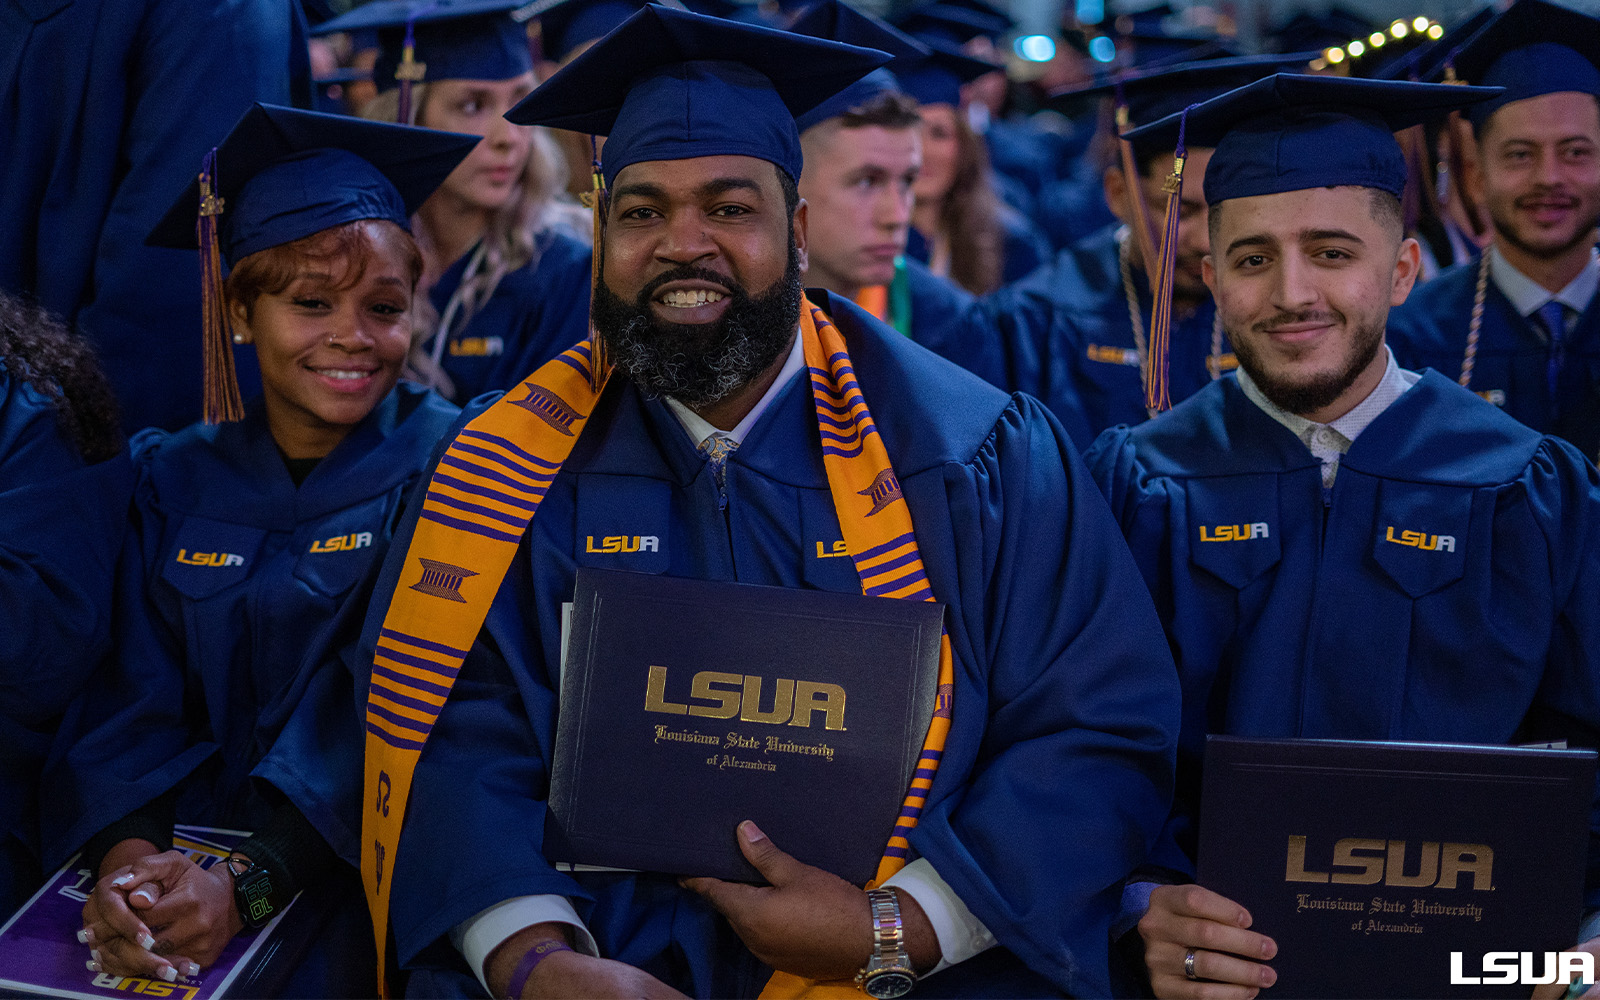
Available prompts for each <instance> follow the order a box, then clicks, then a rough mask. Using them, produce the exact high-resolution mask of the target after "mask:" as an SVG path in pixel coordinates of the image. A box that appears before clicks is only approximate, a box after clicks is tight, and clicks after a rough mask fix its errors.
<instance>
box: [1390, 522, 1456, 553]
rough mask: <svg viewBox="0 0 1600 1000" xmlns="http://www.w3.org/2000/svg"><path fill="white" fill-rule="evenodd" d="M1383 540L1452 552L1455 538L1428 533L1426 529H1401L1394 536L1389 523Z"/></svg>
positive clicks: (1425, 550) (1416, 547)
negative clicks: (1397, 534)
mask: <svg viewBox="0 0 1600 1000" xmlns="http://www.w3.org/2000/svg"><path fill="white" fill-rule="evenodd" d="M1383 540H1384V541H1386V542H1393V543H1395V544H1396V545H1404V546H1406V547H1407V548H1412V549H1421V550H1422V551H1424V552H1454V551H1455V550H1456V538H1455V536H1454V535H1430V534H1428V533H1427V532H1426V531H1402V532H1400V534H1399V536H1398V537H1396V536H1395V533H1394V525H1392V524H1391V525H1389V529H1388V531H1387V532H1385V533H1384V536H1383Z"/></svg>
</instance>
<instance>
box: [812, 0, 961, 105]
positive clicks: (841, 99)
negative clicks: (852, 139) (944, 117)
mask: <svg viewBox="0 0 1600 1000" xmlns="http://www.w3.org/2000/svg"><path fill="white" fill-rule="evenodd" d="M789 30H790V31H792V32H795V33H796V34H800V35H809V36H810V37H812V38H827V39H831V40H832V41H835V42H844V43H845V44H847V45H859V46H861V47H863V48H869V49H877V50H879V51H880V52H887V53H888V54H889V55H891V56H894V57H895V58H896V60H902V59H904V60H913V61H914V60H916V59H920V58H922V57H924V56H926V55H928V53H929V52H930V51H931V50H930V49H929V48H928V46H926V45H924V44H922V43H921V42H919V41H917V40H916V39H915V38H912V37H911V36H910V35H908V34H906V33H905V32H903V31H901V30H900V29H898V28H896V27H894V26H893V25H891V24H889V23H888V22H887V21H881V20H879V19H878V18H876V17H873V16H872V15H870V14H863V13H862V12H860V11H858V10H856V9H855V8H853V7H851V6H849V5H847V4H844V3H841V2H840V0H821V2H820V3H817V4H815V5H814V6H812V7H809V8H807V9H806V12H805V13H803V14H801V15H800V17H799V18H798V19H797V20H796V21H795V22H794V23H793V24H791V25H790V26H789ZM894 65H895V64H894V63H890V64H889V66H890V68H889V69H875V70H873V71H872V72H871V73H868V74H867V75H866V76H864V77H862V78H861V79H859V80H857V81H856V82H855V83H852V84H850V85H849V86H848V87H845V88H844V89H843V90H841V91H839V92H838V93H837V94H834V95H833V96H831V97H829V98H828V99H826V100H824V101H823V102H822V103H821V104H818V105H817V106H816V107H814V108H812V109H811V110H810V111H807V112H805V113H803V114H800V115H796V116H795V125H796V126H797V127H799V129H800V131H801V132H804V131H805V130H806V129H808V128H810V127H811V126H813V125H816V124H818V123H820V122H825V121H827V120H828V119H829V118H837V117H838V116H839V115H842V114H844V113H845V112H846V111H848V110H850V109H851V108H859V107H861V106H862V105H864V104H866V103H868V102H869V101H871V100H873V99H874V98H877V97H879V96H880V95H882V94H888V93H903V92H904V88H903V87H902V85H901V84H900V81H899V79H898V78H896V77H895V75H894V74H893V73H892V72H891V71H890V70H891V69H892V68H893V67H894Z"/></svg>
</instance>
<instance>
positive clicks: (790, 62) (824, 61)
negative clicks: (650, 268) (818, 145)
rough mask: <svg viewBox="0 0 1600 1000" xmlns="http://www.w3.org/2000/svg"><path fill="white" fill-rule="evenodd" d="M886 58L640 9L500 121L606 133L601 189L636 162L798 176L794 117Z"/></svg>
mask: <svg viewBox="0 0 1600 1000" xmlns="http://www.w3.org/2000/svg"><path fill="white" fill-rule="evenodd" d="M889 59H890V56H889V55H888V54H887V53H883V52H879V51H877V50H875V49H864V48H860V47H857V46H854V45H845V44H843V43H840V42H831V41H827V40H825V39H820V38H809V37H807V36H805V35H796V34H793V33H791V32H788V31H781V30H779V29H776V28H764V27H760V26H757V25H751V24H741V23H739V22H737V21H728V20H724V19H722V18H718V17H707V16H704V15H701V14H691V13H689V12H687V11H680V10H673V9H671V8H667V7H659V6H649V7H645V8H644V9H643V10H640V11H639V12H638V13H637V14H635V15H633V16H632V17H630V18H628V20H627V21H625V22H624V23H623V24H622V26H621V27H619V28H617V29H616V30H615V31H613V32H612V33H611V34H609V35H607V36H606V37H604V38H602V39H601V40H600V41H599V42H597V43H595V45H594V46H593V47H591V48H590V49H589V50H588V51H587V52H584V53H583V54H582V55H580V56H578V57H577V58H576V59H574V60H573V61H572V62H570V63H568V64H567V65H566V66H565V67H563V68H562V69H560V70H558V71H557V72H556V73H555V75H554V76H552V77H550V79H548V80H546V81H545V82H544V83H543V84H541V85H540V86H539V87H538V88H537V89H536V90H534V92H533V93H531V94H529V95H528V96H527V97H526V98H524V99H523V101H522V103H520V104H518V105H517V106H516V107H515V108H512V109H511V111H510V113H509V114H507V115H506V117H507V118H509V119H510V120H511V121H513V122H516V123H517V124H519V125H547V126H550V127H551V128H564V129H571V130H572V131H574V132H587V133H589V134H591V135H604V136H606V137H607V138H606V145H605V153H604V156H603V157H602V172H603V174H604V177H605V181H606V183H607V184H608V185H609V184H610V183H611V182H612V181H613V180H614V179H615V177H616V175H617V173H618V172H619V171H621V170H622V169H623V168H624V167H626V166H628V165H630V164H633V163H639V162H642V161H645V160H682V159H689V158H692V157H700V156H719V155H737V156H754V157H757V158H759V159H763V160H767V161H769V162H771V163H774V164H777V166H778V167H779V168H781V169H783V170H784V171H785V172H787V173H788V174H789V176H790V177H793V178H794V179H796V180H798V179H799V177H800V166H801V156H800V134H799V132H798V130H797V129H796V127H795V123H794V116H795V115H798V114H801V113H803V112H806V111H809V110H810V109H812V108H814V107H816V106H817V105H818V104H820V103H822V102H823V101H824V100H826V99H827V98H828V97H830V96H831V95H833V94H835V93H837V92H838V91H840V90H842V89H844V88H845V87H846V86H848V85H849V84H851V83H853V82H855V81H856V80H859V79H860V78H861V77H863V76H865V75H866V74H867V73H869V72H871V71H872V70H874V69H877V68H878V67H879V66H882V65H883V64H884V63H886V62H888V61H889Z"/></svg>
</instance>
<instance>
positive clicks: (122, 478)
mask: <svg viewBox="0 0 1600 1000" xmlns="http://www.w3.org/2000/svg"><path fill="white" fill-rule="evenodd" d="M131 485H132V474H131V468H130V466H129V464H128V457H127V454H126V452H124V453H122V454H119V455H117V456H116V457H114V458H112V459H108V460H106V461H104V462H101V463H99V464H98V465H93V466H89V467H87V468H86V467H84V466H83V462H82V460H81V459H80V458H79V457H78V453H77V449H76V448H75V447H74V446H73V444H72V443H71V442H69V441H68V440H67V439H66V438H65V437H63V436H62V434H61V433H60V430H59V427H58V425H57V423H56V419H55V408H54V406H53V405H52V404H51V403H50V401H49V400H48V399H47V398H46V397H45V396H43V395H42V394H41V393H39V392H38V391H36V390H35V389H33V388H32V387H30V386H28V385H26V384H25V383H22V382H20V381H13V380H12V379H11V378H10V377H9V376H7V375H6V374H5V373H4V371H3V370H0V525H4V526H5V527H4V530H3V531H0V608H3V609H4V611H3V612H0V913H9V912H10V911H11V910H12V909H13V908H14V907H15V906H17V905H20V904H21V903H22V902H24V901H25V900H26V898H27V896H28V894H30V893H31V892H32V891H33V890H34V889H36V888H38V883H39V880H40V877H41V874H42V873H41V869H40V860H39V834H38V820H39V812H38V800H37V795H38V787H39V771H40V768H41V767H42V766H43V764H44V761H45V756H46V754H47V753H48V752H49V749H50V741H51V738H52V737H53V736H54V734H55V730H56V727H57V725H58V724H59V723H60V719H61V713H62V712H63V711H64V710H65V709H66V706H67V703H68V702H69V701H70V700H71V699H72V698H73V696H74V695H76V694H77V692H78V689H79V688H80V687H81V686H82V684H83V681H84V679H85V677H86V676H87V675H88V673H89V671H90V669H91V668H92V667H93V666H94V664H95V662H96V660H97V659H98V657H100V656H102V655H104V653H105V650H106V646H107V641H108V636H109V631H110V628H109V626H110V618H111V578H112V564H113V563H114V562H115V559H116V553H117V550H118V549H119V548H120V546H121V542H122V529H123V526H124V525H125V524H126V514H127V504H128V493H129V490H130V488H131Z"/></svg>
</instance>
